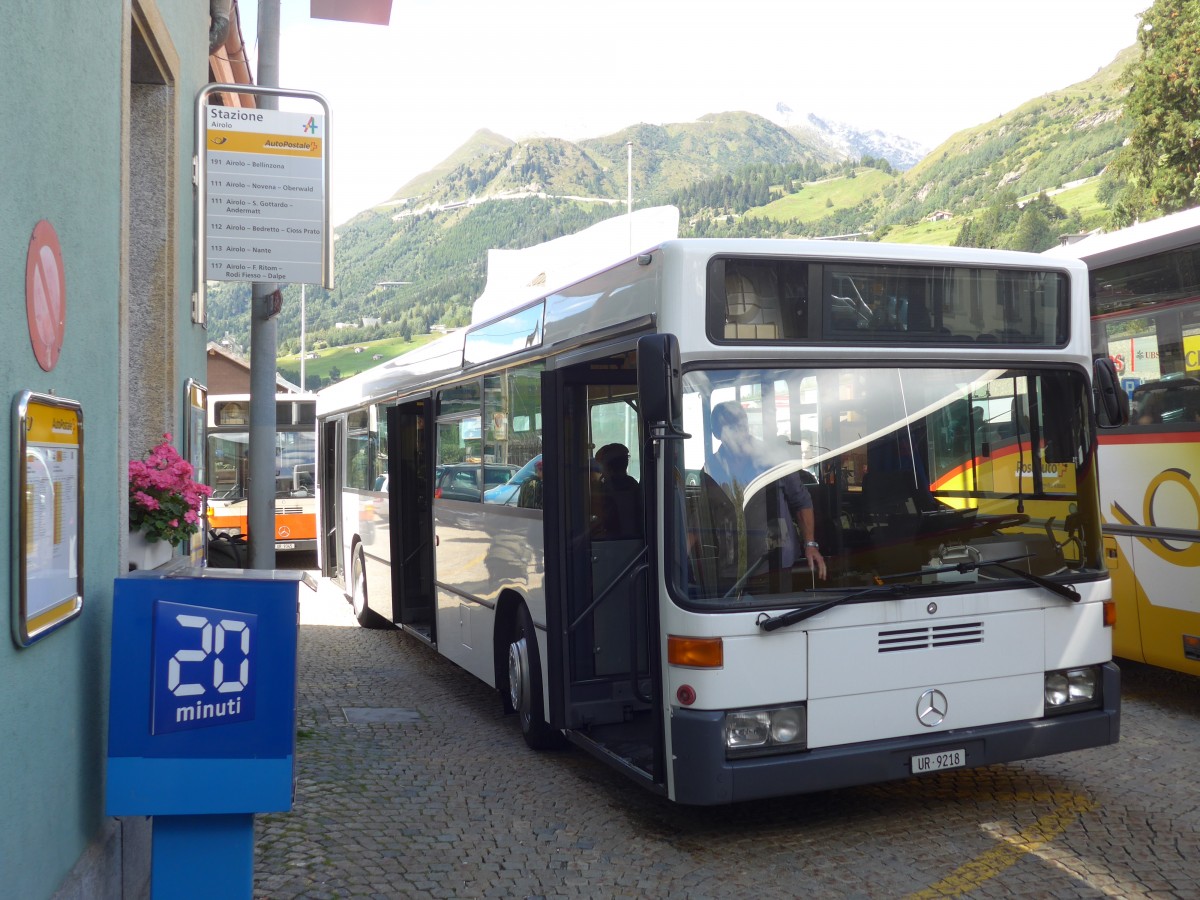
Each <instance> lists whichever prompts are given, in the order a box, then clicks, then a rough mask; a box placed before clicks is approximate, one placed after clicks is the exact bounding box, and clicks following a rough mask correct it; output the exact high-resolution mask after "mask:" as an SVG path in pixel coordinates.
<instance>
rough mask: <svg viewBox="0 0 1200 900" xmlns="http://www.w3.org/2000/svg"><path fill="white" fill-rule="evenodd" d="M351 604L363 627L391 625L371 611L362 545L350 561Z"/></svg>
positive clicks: (355, 550)
mask: <svg viewBox="0 0 1200 900" xmlns="http://www.w3.org/2000/svg"><path fill="white" fill-rule="evenodd" d="M350 579H351V586H350V606H351V608H352V609H353V610H354V618H355V619H357V620H358V624H359V625H361V626H362V627H363V628H388V627H390V626H391V623H389V622H388V621H387V620H386V619H384V618H383V616H381V615H379V614H378V613H374V612H372V611H371V608H370V607H369V606H367V566H366V561H365V560H364V559H363V552H362V547H355V548H354V559H353V561H352V562H351V563H350Z"/></svg>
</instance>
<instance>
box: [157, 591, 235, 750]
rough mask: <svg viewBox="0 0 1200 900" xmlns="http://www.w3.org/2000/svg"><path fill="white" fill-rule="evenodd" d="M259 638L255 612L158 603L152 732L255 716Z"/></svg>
mask: <svg viewBox="0 0 1200 900" xmlns="http://www.w3.org/2000/svg"><path fill="white" fill-rule="evenodd" d="M257 637H258V616H256V615H254V614H252V613H244V612H235V611H233V610H225V609H212V608H209V607H203V606H192V605H189V604H184V603H174V602H172V601H168V600H159V601H156V602H155V605H154V692H153V693H154V701H153V706H154V709H153V716H152V718H153V733H154V734H166V733H169V732H172V731H185V730H188V729H193V728H206V727H210V726H213V725H225V724H229V723H232V722H245V721H250V720H252V719H253V718H254V706H255V702H254V701H255V686H256V685H255V678H254V670H255V664H254V661H255V647H256V645H257V643H258V641H257Z"/></svg>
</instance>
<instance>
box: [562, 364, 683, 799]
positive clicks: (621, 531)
mask: <svg viewBox="0 0 1200 900" xmlns="http://www.w3.org/2000/svg"><path fill="white" fill-rule="evenodd" d="M636 376H637V373H636V369H635V368H634V367H633V354H632V353H631V352H629V353H622V354H619V355H616V356H609V357H604V358H601V359H595V360H590V361H588V362H585V363H581V364H578V365H574V366H571V367H568V368H564V369H560V370H556V371H549V372H546V373H544V375H543V395H544V396H543V404H544V406H543V408H544V409H545V410H547V411H548V413H549V415H548V417H547V418H548V419H549V420H550V421H553V422H556V423H558V427H557V428H548V429H546V430H545V431H544V438H543V458H544V459H545V460H546V464H545V471H546V473H547V477H546V482H545V491H546V493H545V497H544V528H545V536H546V610H547V612H546V618H547V632H548V653H547V655H548V668H549V677H548V679H547V683H548V686H549V691H550V724H551V725H552V726H553V727H556V728H563V729H566V730H567V732H568V734H569V736H570V738H571V740H572V741H573V742H575V743H576V744H579V745H580V746H582V747H584V748H586V749H588V750H590V751H591V752H593V753H595V754H597V755H599V756H601V757H602V758H605V759H607V760H608V761H609V762H611V763H613V764H615V765H616V766H617V767H618V768H620V769H622V770H624V771H625V772H626V773H627V774H629V775H631V776H633V777H634V778H636V779H638V780H640V781H643V782H644V783H646V784H648V785H649V786H651V787H652V788H654V789H657V790H660V791H665V790H666V775H665V765H664V743H663V706H662V703H663V701H662V675H661V671H660V668H661V667H660V664H659V653H658V646H659V627H658V604H657V602H656V601H655V600H654V599H653V592H652V591H651V585H652V584H653V583H654V579H655V578H656V575H655V573H654V571H653V568H652V560H653V558H654V554H653V553H652V552H651V546H652V540H647V537H646V535H648V534H651V535H652V534H653V530H652V529H650V528H648V527H647V523H648V522H649V521H653V519H652V517H651V515H650V514H649V513H648V512H647V511H646V508H647V507H648V506H649V505H650V504H651V498H652V497H654V496H656V495H657V493H658V491H657V488H656V487H655V485H654V483H653V482H654V465H653V460H652V459H644V458H642V446H641V433H642V427H641V421H640V418H639V416H638V413H637V409H638V403H637V380H636ZM613 444H619V445H621V446H624V447H626V448H627V449H628V450H629V451H630V455H631V456H632V465H631V466H630V474H633V473H635V472H636V479H635V480H636V482H637V485H636V486H637V488H638V490H637V491H636V496H635V497H634V498H632V502H625V503H623V504H619V506H620V509H615V507H616V506H618V505H617V504H613V503H612V501H611V498H610V496H609V494H608V493H607V492H608V490H609V485H610V483H611V479H609V478H608V477H607V476H605V477H603V478H602V474H603V473H602V472H601V470H600V466H599V463H598V461H597V459H596V454H597V451H599V450H600V449H601V447H602V446H611V445H613ZM610 452H611V451H610ZM625 483H626V484H630V482H628V481H626V482H625ZM631 486H633V485H632V484H631ZM626 499H627V500H628V499H629V498H626ZM635 510H636V512H635Z"/></svg>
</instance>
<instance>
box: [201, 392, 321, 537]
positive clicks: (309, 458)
mask: <svg viewBox="0 0 1200 900" xmlns="http://www.w3.org/2000/svg"><path fill="white" fill-rule="evenodd" d="M316 404H317V401H316V395H315V394H276V395H275V549H276V550H287V551H291V550H315V549H316V546H317V501H316V493H315V490H314V478H315V474H316V460H317V433H316ZM249 452H250V395H249V394H210V395H209V398H208V459H207V462H208V479H209V486H210V487H211V488H212V489H213V493H212V497H210V498H209V501H208V526H209V528H210V529H212V530H213V531H218V532H225V533H227V534H230V535H234V534H242V535H247V536H248V530H249V529H248V519H247V516H248V506H249V496H250V495H249V491H248V481H249V473H250V459H249Z"/></svg>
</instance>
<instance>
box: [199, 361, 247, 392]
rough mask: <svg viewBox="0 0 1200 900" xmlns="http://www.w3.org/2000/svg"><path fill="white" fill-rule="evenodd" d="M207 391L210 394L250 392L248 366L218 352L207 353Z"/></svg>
mask: <svg viewBox="0 0 1200 900" xmlns="http://www.w3.org/2000/svg"><path fill="white" fill-rule="evenodd" d="M208 392H209V393H210V394H214V395H215V394H248V393H250V366H249V364H246V365H242V364H240V363H237V362H235V361H234V360H232V359H229V358H228V357H226V356H222V355H221V354H219V353H213V352H211V351H210V352H209V354H208Z"/></svg>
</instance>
